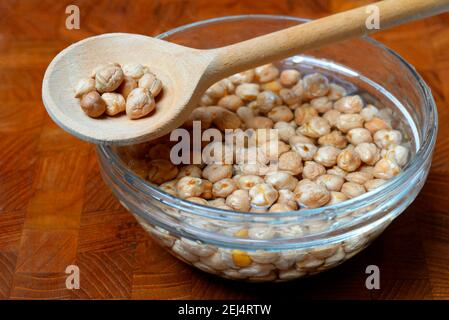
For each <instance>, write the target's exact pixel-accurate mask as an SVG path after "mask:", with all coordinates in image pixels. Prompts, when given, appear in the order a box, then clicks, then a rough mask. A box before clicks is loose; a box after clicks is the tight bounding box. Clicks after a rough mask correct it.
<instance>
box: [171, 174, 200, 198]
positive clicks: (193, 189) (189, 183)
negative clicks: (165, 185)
mask: <svg viewBox="0 0 449 320" xmlns="http://www.w3.org/2000/svg"><path fill="white" fill-rule="evenodd" d="M176 190H177V191H178V195H179V197H180V198H182V199H186V198H190V197H200V196H201V194H202V193H203V192H204V182H203V180H202V179H200V178H195V177H182V178H181V179H179V180H178V182H177V183H176Z"/></svg>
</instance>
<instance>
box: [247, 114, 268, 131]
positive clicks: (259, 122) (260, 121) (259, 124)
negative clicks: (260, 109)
mask: <svg viewBox="0 0 449 320" xmlns="http://www.w3.org/2000/svg"><path fill="white" fill-rule="evenodd" d="M245 124H246V126H247V127H248V128H252V129H270V128H273V125H274V123H273V120H271V119H270V118H267V117H261V116H257V117H254V118H252V119H250V120H249V121H246V122H245Z"/></svg>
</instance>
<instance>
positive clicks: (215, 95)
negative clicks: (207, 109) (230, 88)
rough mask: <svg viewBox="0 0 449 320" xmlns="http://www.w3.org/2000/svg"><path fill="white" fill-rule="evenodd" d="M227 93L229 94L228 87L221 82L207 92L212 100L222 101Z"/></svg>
mask: <svg viewBox="0 0 449 320" xmlns="http://www.w3.org/2000/svg"><path fill="white" fill-rule="evenodd" d="M226 93H227V90H226V86H225V85H224V83H223V82H221V81H219V82H216V83H214V84H213V85H212V86H210V87H209V88H208V89H207V90H206V92H205V94H207V95H208V96H209V97H211V98H212V99H220V98H222V97H224V96H225V95H226Z"/></svg>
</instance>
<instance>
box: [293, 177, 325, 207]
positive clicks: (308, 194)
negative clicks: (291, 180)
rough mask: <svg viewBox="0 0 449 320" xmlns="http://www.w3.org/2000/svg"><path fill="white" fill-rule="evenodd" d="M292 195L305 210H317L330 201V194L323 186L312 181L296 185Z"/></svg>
mask: <svg viewBox="0 0 449 320" xmlns="http://www.w3.org/2000/svg"><path fill="white" fill-rule="evenodd" d="M303 181H304V180H303ZM294 193H295V198H296V201H297V202H298V204H299V205H300V206H304V207H306V208H319V207H322V206H324V205H325V204H327V203H328V202H329V200H330V192H329V191H328V190H327V189H326V188H325V187H324V186H322V185H320V184H318V183H316V182H313V181H307V182H305V183H298V185H297V186H296V188H295V190H294Z"/></svg>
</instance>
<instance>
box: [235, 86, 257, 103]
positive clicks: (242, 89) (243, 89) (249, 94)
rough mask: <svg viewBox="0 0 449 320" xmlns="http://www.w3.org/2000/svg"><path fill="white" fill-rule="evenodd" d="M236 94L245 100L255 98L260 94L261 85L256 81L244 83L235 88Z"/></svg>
mask: <svg viewBox="0 0 449 320" xmlns="http://www.w3.org/2000/svg"><path fill="white" fill-rule="evenodd" d="M235 94H236V95H237V96H238V97H239V98H240V99H242V100H245V101H252V100H255V99H256V98H257V96H258V95H259V85H258V84H256V83H242V84H241V85H239V86H238V87H237V88H236V89H235Z"/></svg>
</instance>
